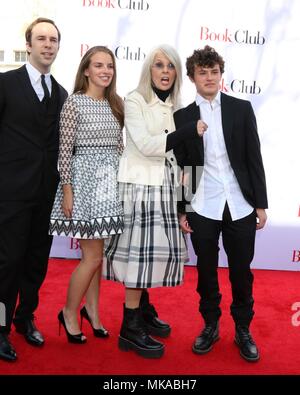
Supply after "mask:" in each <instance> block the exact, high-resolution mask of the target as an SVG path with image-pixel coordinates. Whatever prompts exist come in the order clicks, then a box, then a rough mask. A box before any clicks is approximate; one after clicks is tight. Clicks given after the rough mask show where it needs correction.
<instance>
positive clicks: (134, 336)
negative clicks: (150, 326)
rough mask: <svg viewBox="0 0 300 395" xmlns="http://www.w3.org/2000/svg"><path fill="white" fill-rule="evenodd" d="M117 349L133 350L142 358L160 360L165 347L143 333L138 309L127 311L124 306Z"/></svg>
mask: <svg viewBox="0 0 300 395" xmlns="http://www.w3.org/2000/svg"><path fill="white" fill-rule="evenodd" d="M119 348H120V349H121V350H123V351H129V350H133V351H135V352H136V353H137V354H138V355H141V356H142V357H144V358H160V357H161V356H162V355H163V353H164V349H165V346H164V344H162V343H160V342H158V341H157V340H154V339H152V337H150V336H149V335H148V334H147V333H146V332H145V328H144V324H143V321H142V318H141V311H140V308H139V307H138V308H136V309H128V308H127V307H125V305H124V316H123V322H122V326H121V331H120V335H119Z"/></svg>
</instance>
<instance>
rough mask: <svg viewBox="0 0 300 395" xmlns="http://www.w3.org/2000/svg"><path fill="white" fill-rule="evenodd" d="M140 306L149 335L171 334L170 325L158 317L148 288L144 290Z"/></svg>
mask: <svg viewBox="0 0 300 395" xmlns="http://www.w3.org/2000/svg"><path fill="white" fill-rule="evenodd" d="M140 308H141V314H142V319H143V321H144V325H145V329H146V331H147V333H149V335H153V336H160V337H168V336H169V335H170V333H171V327H170V325H169V324H167V323H166V322H164V321H162V320H161V319H159V318H158V314H157V312H156V310H155V307H154V306H153V304H150V301H149V294H148V291H147V290H146V289H144V290H143V292H142V296H141V301H140Z"/></svg>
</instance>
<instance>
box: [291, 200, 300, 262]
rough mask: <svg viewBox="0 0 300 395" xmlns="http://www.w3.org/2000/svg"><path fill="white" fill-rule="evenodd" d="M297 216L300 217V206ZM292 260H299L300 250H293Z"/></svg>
mask: <svg viewBox="0 0 300 395" xmlns="http://www.w3.org/2000/svg"><path fill="white" fill-rule="evenodd" d="M298 217H299V218H300V206H299V208H298ZM292 262H294V263H299V262H300V250H293V253H292Z"/></svg>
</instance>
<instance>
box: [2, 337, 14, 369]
mask: <svg viewBox="0 0 300 395" xmlns="http://www.w3.org/2000/svg"><path fill="white" fill-rule="evenodd" d="M0 359H3V360H4V361H8V362H13V361H16V359H17V353H16V351H15V349H14V348H13V346H12V345H11V344H10V342H9V340H8V337H7V335H6V334H5V333H0Z"/></svg>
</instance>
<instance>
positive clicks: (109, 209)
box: [50, 46, 124, 344]
mask: <svg viewBox="0 0 300 395" xmlns="http://www.w3.org/2000/svg"><path fill="white" fill-rule="evenodd" d="M123 123H124V110H123V100H122V99H121V98H120V97H119V96H118V95H117V93H116V62H115V58H114V55H113V53H112V52H111V51H110V50H109V49H108V48H106V47H103V46H96V47H93V48H90V49H89V50H88V51H87V52H86V54H85V55H84V56H83V58H82V60H81V62H80V65H79V68H78V71H77V76H76V80H75V87H74V92H73V94H72V95H70V96H69V98H68V99H67V100H66V102H65V104H64V107H63V110H62V113H61V119H60V153H59V171H60V176H61V181H60V185H59V187H58V191H57V194H56V199H55V202H54V206H53V210H52V214H51V221H50V234H52V235H56V236H67V237H74V238H77V239H79V240H80V247H81V251H82V259H81V261H80V263H79V265H78V266H77V267H76V268H75V270H74V272H73V273H72V276H71V279H70V283H69V288H68V293H67V300H66V304H65V306H64V308H63V309H62V310H61V311H60V313H59V315H58V320H59V323H60V325H61V324H62V325H63V327H64V329H65V332H66V335H67V338H68V340H69V342H72V343H78V344H81V343H85V342H86V337H85V336H84V335H83V333H82V332H81V328H80V326H79V323H78V320H77V312H78V309H79V306H80V303H81V302H82V300H83V298H84V296H85V299H86V300H85V305H84V306H83V307H82V308H81V310H80V315H81V323H82V319H83V318H85V319H86V320H87V321H88V322H89V323H90V324H91V326H92V328H93V333H94V335H95V336H97V337H107V336H108V332H107V330H106V329H104V327H103V325H102V323H101V321H100V318H99V306H98V301H99V287H100V279H101V272H102V255H103V243H104V239H106V238H109V237H111V236H114V235H116V234H120V233H122V232H123V209H122V205H121V203H120V200H119V194H118V186H117V170H118V165H119V157H120V155H121V153H122V151H123V138H122V128H123Z"/></svg>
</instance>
